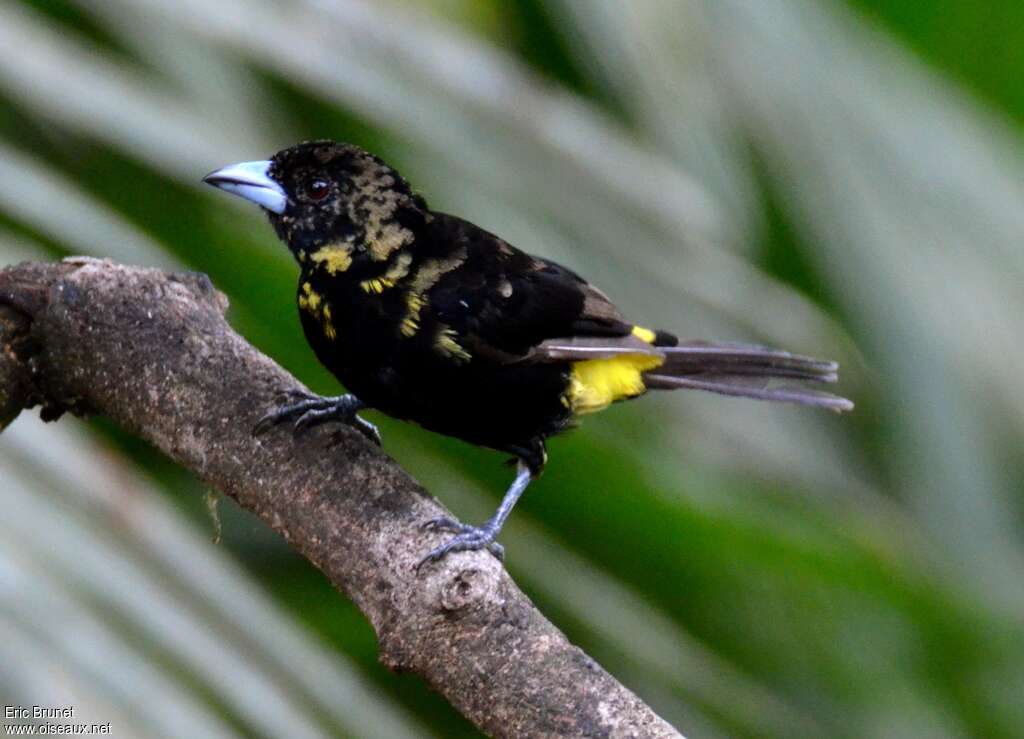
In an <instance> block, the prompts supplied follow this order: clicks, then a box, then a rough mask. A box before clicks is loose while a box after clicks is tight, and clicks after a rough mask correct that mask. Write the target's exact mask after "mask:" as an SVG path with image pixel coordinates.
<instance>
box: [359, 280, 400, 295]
mask: <svg viewBox="0 0 1024 739" xmlns="http://www.w3.org/2000/svg"><path fill="white" fill-rule="evenodd" d="M394 286H395V283H394V282H392V281H391V280H389V279H388V278H387V277H379V278H376V279H373V280H363V281H362V282H360V283H359V287H361V288H363V292H365V293H377V294H378V295H380V294H381V293H382V292H384V291H385V290H386V289H387V288H389V287H394Z"/></svg>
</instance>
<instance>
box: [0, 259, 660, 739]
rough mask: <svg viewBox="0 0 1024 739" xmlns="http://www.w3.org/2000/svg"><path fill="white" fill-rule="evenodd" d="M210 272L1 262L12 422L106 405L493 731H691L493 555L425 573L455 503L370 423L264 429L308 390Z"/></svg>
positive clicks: (3, 407)
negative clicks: (573, 633)
mask: <svg viewBox="0 0 1024 739" xmlns="http://www.w3.org/2000/svg"><path fill="white" fill-rule="evenodd" d="M226 307H227V300H226V298H225V297H224V296H223V295H222V294H220V293H219V292H217V291H216V290H215V289H214V288H213V286H212V285H211V284H210V281H209V279H207V278H206V276H205V275H201V274H192V273H190V274H167V273H164V272H159V271H157V270H151V269H138V268H132V267H126V266H122V265H117V264H114V263H111V262H108V261H97V260H91V259H80V258H76V259H70V260H65V261H64V262H62V263H59V264H35V263H30V264H21V265H18V266H15V267H10V268H7V269H4V270H2V271H0V428H2V426H3V425H4V424H5V423H6V422H8V421H9V420H10V419H12V418H13V417H14V416H15V415H17V413H18V411H19V410H20V409H22V408H25V407H30V406H32V405H37V404H41V405H42V406H43V415H44V418H50V419H52V418H56V417H58V416H59V415H60V413H61V412H64V411H71V412H74V413H76V414H79V415H89V414H93V413H98V414H103V415H106V416H109V417H110V418H112V419H114V421H116V422H117V423H118V424H120V425H121V426H123V427H124V428H126V429H128V430H129V431H131V432H133V433H136V434H139V435H140V436H142V437H143V438H145V439H147V440H148V441H150V442H151V443H153V444H154V445H156V446H157V447H159V448H160V449H162V450H163V451H164V452H165V453H166V454H168V455H169V456H171V457H172V458H173V459H175V460H176V461H178V462H179V463H180V464H182V465H184V466H185V467H187V468H188V469H190V470H192V471H193V472H194V473H195V474H196V475H198V476H199V477H200V478H201V479H202V480H203V481H204V482H206V483H207V484H209V485H211V486H213V487H214V488H216V489H217V490H220V491H221V492H223V493H225V494H227V495H230V496H231V497H232V498H234V499H235V500H236V501H238V503H239V504H240V505H242V506H243V507H244V508H247V509H248V510H250V511H253V512H255V513H257V514H258V515H259V516H260V517H261V518H263V520H264V521H266V522H267V523H268V524H270V525H271V526H272V527H273V528H274V529H276V530H277V531H279V532H280V533H281V534H283V535H284V537H285V538H286V539H287V540H288V541H289V542H290V543H291V544H292V546H294V547H295V548H296V549H298V550H299V551H300V552H301V553H302V554H303V555H304V556H306V557H307V558H309V560H310V561H311V562H313V564H315V565H316V566H317V567H319V568H320V569H321V570H322V571H323V572H324V573H325V574H326V575H327V577H328V578H330V580H331V582H332V583H334V585H335V586H337V587H338V588H339V589H340V590H342V591H343V592H344V593H345V594H346V595H348V596H349V597H350V598H352V600H354V601H355V603H356V604H357V605H358V606H359V608H360V609H361V610H362V611H363V613H364V614H366V616H367V618H369V620H370V622H371V623H372V624H373V628H374V629H375V630H376V632H377V637H378V640H379V642H380V658H381V661H382V662H383V663H384V664H385V665H387V666H388V667H390V668H391V669H393V670H396V671H411V672H415V673H418V674H420V675H422V676H423V677H425V678H426V679H427V681H428V682H429V683H430V684H431V685H432V686H433V687H434V688H435V689H436V690H437V691H439V692H440V693H441V694H443V695H444V696H445V697H446V698H447V699H448V700H449V701H451V703H452V704H453V705H454V706H455V707H456V708H457V709H458V710H460V711H461V712H462V713H463V714H465V715H466V717H467V718H469V719H470V720H471V721H472V722H473V723H475V724H476V725H477V726H479V727H480V728H481V729H482V730H484V731H485V732H487V733H489V734H491V735H493V736H508V737H525V736H531V737H532V736H557V737H677V736H679V734H677V733H676V731H675V730H674V729H673V728H672V727H671V726H669V725H668V724H667V723H666V722H665V721H663V720H662V719H661V718H659V717H658V716H657V715H655V713H654V712H653V711H651V709H650V708H648V707H647V706H646V705H645V704H644V703H643V702H642V701H640V700H639V699H638V698H637V697H636V696H635V695H634V694H633V693H631V692H630V691H628V690H627V689H625V688H624V687H623V686H622V685H620V684H619V683H618V682H616V681H615V679H614V678H612V677H611V676H610V675H609V674H608V673H607V672H605V671H604V670H603V669H602V668H601V667H600V666H599V665H597V664H596V663H595V662H594V661H593V660H592V659H590V658H589V657H588V656H587V655H586V654H584V653H583V652H582V651H581V650H579V649H578V648H576V647H574V646H572V645H571V644H570V643H569V642H568V641H567V640H566V638H565V636H564V635H563V634H562V633H561V632H560V631H559V630H558V629H556V628H555V627H554V626H553V625H552V624H551V623H550V622H549V621H548V620H547V619H546V618H544V616H543V615H541V613H540V612H539V611H537V609H536V608H535V607H534V606H533V604H532V603H531V602H530V601H529V599H527V598H526V596H525V595H523V593H522V592H520V590H519V588H517V587H516V585H515V583H514V582H513V581H512V579H511V578H510V577H509V576H508V574H507V573H506V572H505V570H504V568H502V566H501V565H500V563H499V562H497V560H495V559H494V557H492V556H491V555H490V554H487V553H484V552H462V553H458V554H454V555H452V556H450V557H448V558H446V559H445V560H443V561H442V562H441V563H439V564H435V565H429V566H426V567H424V568H422V570H421V571H419V572H417V570H416V567H415V565H416V563H417V561H418V559H419V558H420V557H421V556H422V555H423V553H424V552H426V551H428V550H429V549H431V548H432V547H433V546H436V545H437V544H438V543H440V542H439V539H440V537H441V536H442V535H441V534H433V533H429V532H425V531H423V530H421V528H420V524H422V522H424V521H427V520H428V519H431V518H434V517H435V516H438V515H441V514H443V513H446V511H445V510H444V509H443V508H442V507H441V506H440V504H439V503H438V502H437V501H436V500H435V499H434V498H432V497H431V496H430V495H429V494H427V493H426V492H425V491H424V490H423V489H422V488H421V487H420V486H419V485H418V484H417V483H416V482H415V481H414V480H412V479H411V478H410V477H409V476H408V475H407V474H406V473H405V472H404V471H403V470H402V469H401V468H399V467H398V465H397V464H396V463H395V462H394V461H392V460H391V459H390V458H389V457H387V456H386V455H385V454H384V453H383V452H382V451H380V450H379V449H378V448H376V447H375V446H373V445H372V444H370V443H369V442H367V441H366V440H365V439H364V438H363V437H362V436H361V435H359V434H358V433H356V432H355V431H352V430H350V429H347V428H345V429H342V430H341V431H340V432H338V433H337V434H336V436H335V437H334V438H335V440H336V441H335V443H334V445H333V446H330V444H331V434H330V432H329V431H326V430H324V429H317V430H313V431H311V432H310V433H309V434H308V435H305V436H303V437H301V438H295V437H294V436H293V434H292V433H291V431H290V430H289V429H288V428H280V429H277V430H274V431H271V432H269V433H267V434H265V435H263V436H261V437H259V438H254V437H253V435H252V433H251V430H252V428H253V426H254V425H255V423H256V421H257V419H258V418H259V417H260V415H261V414H262V413H264V412H265V411H266V410H267V408H268V406H270V405H272V404H273V403H274V402H275V399H276V398H277V397H278V396H279V395H280V394H281V393H282V392H284V391H289V390H300V389H303V388H302V387H301V385H300V384H299V383H298V382H297V381H296V380H295V379H294V378H293V377H291V376H290V375H289V374H287V373H286V372H285V371H284V370H282V369H281V368H280V367H279V366H278V365H277V364H275V363H274V362H273V361H271V360H270V359H269V358H267V357H266V356H264V355H263V354H261V353H260V352H258V351H257V350H256V349H255V348H253V347H252V346H251V345H249V344H248V343H247V342H246V341H245V340H244V339H242V338H241V337H240V336H238V334H236V333H235V332H234V331H233V330H232V329H231V327H230V326H228V324H227V322H226V321H225V320H224V316H223V313H224V310H225V309H226Z"/></svg>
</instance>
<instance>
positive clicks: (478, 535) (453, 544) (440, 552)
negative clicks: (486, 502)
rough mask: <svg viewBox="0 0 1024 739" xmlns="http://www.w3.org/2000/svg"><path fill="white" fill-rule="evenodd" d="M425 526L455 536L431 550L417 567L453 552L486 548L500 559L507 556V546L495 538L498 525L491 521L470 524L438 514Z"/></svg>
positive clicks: (429, 529)
mask: <svg viewBox="0 0 1024 739" xmlns="http://www.w3.org/2000/svg"><path fill="white" fill-rule="evenodd" d="M423 528H424V529H427V530H428V531H450V532H452V533H454V534H455V536H453V537H452V538H451V539H449V540H448V541H446V542H445V543H444V544H442V545H441V546H439V547H437V548H436V549H433V550H431V552H430V553H429V554H427V556H425V557H424V558H423V559H421V560H420V561H419V564H417V565H416V567H417V569H418V568H420V567H422V566H423V565H425V564H426V563H427V562H437V561H438V560H440V559H443V558H444V557H445V556H447V555H448V554H450V553H451V552H465V551H475V550H477V549H486V550H487V551H489V552H490V553H491V554H493V555H494V556H495V557H497V558H498V560H499V561H500V560H502V559H504V558H505V547H503V546H502V545H501V544H499V543H498V542H496V541H495V540H494V539H495V537H497V535H498V530H499V527H498V526H492V525H489V523H488V524H484V525H483V526H470V525H469V524H465V523H460V522H458V521H456V520H455V519H454V518H450V517H448V516H438V517H437V518H432V519H431V520H429V521H427V522H426V523H425V524H423Z"/></svg>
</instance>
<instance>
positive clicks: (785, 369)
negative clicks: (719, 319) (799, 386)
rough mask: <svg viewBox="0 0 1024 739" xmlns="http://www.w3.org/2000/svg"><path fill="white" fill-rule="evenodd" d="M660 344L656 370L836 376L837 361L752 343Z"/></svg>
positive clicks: (804, 377) (824, 379) (831, 379)
mask: <svg viewBox="0 0 1024 739" xmlns="http://www.w3.org/2000/svg"><path fill="white" fill-rule="evenodd" d="M659 348H660V349H661V351H662V352H664V354H665V364H664V365H663V366H662V367H659V368H658V372H659V374H668V375H673V376H675V375H690V374H694V373H707V374H721V375H757V376H762V377H788V378H793V379H800V380H812V381H815V382H835V381H836V380H837V379H838V375H837V370H838V369H839V365H838V364H836V363H835V362H829V361H825V360H821V359H814V358H812V357H802V356H800V355H798V354H790V353H789V352H786V351H782V350H780V349H769V348H767V347H763V346H755V345H753V344H730V343H710V342H703V341H694V342H689V343H686V344H682V345H680V346H673V347H659Z"/></svg>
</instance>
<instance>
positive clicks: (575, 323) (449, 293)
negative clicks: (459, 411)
mask: <svg viewBox="0 0 1024 739" xmlns="http://www.w3.org/2000/svg"><path fill="white" fill-rule="evenodd" d="M436 220H440V223H438V224H436V225H435V228H437V229H439V230H440V234H441V236H439V237H438V238H442V237H443V239H444V241H445V242H446V244H448V245H450V246H449V247H448V248H449V249H452V250H459V251H461V253H464V258H463V260H462V262H461V263H460V264H459V265H458V267H457V268H454V269H451V270H450V271H448V272H446V273H445V274H444V275H443V276H441V277H440V278H439V279H438V280H437V282H436V283H435V284H434V285H433V286H432V287H431V289H430V291H429V294H428V295H427V300H426V303H427V304H428V305H429V306H430V308H431V310H432V312H433V315H434V316H435V317H436V318H437V319H438V320H439V321H441V322H442V323H444V324H445V325H446V326H448V327H450V328H451V329H452V330H454V331H455V333H456V335H457V337H458V341H459V342H460V343H461V344H462V345H463V346H465V347H466V349H468V350H469V351H470V353H473V354H477V355H480V356H485V357H488V358H491V359H499V360H501V361H508V362H514V361H522V360H524V359H527V358H530V359H535V360H543V359H544V357H542V356H539V355H538V356H534V355H532V354H531V352H532V351H533V350H535V349H536V348H537V347H538V346H539V345H541V344H542V343H543V342H544V341H545V340H547V339H553V338H559V337H575V338H598V337H603V338H608V339H618V338H623V337H627V338H628V337H629V335H630V331H631V330H632V325H631V324H629V323H627V322H626V321H625V320H624V319H623V317H622V314H621V313H620V312H619V310H618V309H617V308H616V307H615V305H614V304H612V302H611V301H610V300H608V298H607V297H606V296H605V295H604V294H603V293H601V291H599V290H598V289H597V288H595V287H593V286H592V285H590V284H589V283H587V282H586V281H585V280H584V279H583V278H581V277H580V276H579V275H577V274H576V273H575V272H573V271H572V270H570V269H568V268H566V267H563V266H562V265H560V264H557V263H555V262H552V261H549V260H546V259H540V258H537V257H533V256H530V255H529V254H526V253H525V252H522V251H520V250H519V249H516V248H515V247H513V246H511V245H510V244H508V243H507V242H505V241H503V240H502V239H500V238H498V237H497V236H494V235H493V234H490V233H488V232H487V231H484V230H483V229H481V228H479V227H477V226H475V225H473V224H472V223H469V222H467V221H463V220H461V219H458V218H455V217H454V216H447V215H444V214H436Z"/></svg>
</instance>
